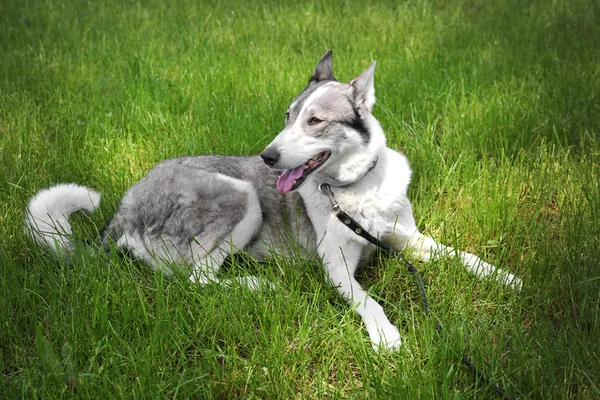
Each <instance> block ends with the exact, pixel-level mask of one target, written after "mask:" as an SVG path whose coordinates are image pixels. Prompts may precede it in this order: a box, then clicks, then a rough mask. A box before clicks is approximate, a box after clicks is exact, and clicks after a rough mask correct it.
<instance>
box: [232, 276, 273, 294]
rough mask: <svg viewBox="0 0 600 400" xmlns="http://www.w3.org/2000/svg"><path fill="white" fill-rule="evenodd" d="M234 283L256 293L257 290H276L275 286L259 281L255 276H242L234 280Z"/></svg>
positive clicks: (266, 281) (265, 281)
mask: <svg viewBox="0 0 600 400" xmlns="http://www.w3.org/2000/svg"><path fill="white" fill-rule="evenodd" d="M236 281H237V282H238V283H239V284H240V285H241V286H246V287H247V288H248V289H250V290H252V291H258V290H264V289H269V290H275V288H276V286H275V284H274V283H273V282H271V281H269V280H266V279H261V278H259V277H257V276H244V277H241V278H236Z"/></svg>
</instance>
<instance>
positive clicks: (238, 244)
mask: <svg viewBox="0 0 600 400" xmlns="http://www.w3.org/2000/svg"><path fill="white" fill-rule="evenodd" d="M374 71H375V63H372V64H371V66H369V68H367V70H366V71H365V72H363V73H362V74H361V75H360V76H359V77H357V78H356V79H353V80H351V81H350V82H348V83H340V82H338V81H337V80H336V79H335V78H334V76H333V71H332V58H331V50H330V51H328V52H327V53H326V54H325V55H324V56H323V57H322V58H321V60H320V61H319V63H318V64H317V66H316V68H315V70H314V73H313V75H312V76H311V78H310V81H309V82H308V85H307V86H306V87H305V88H304V90H302V92H300V94H299V95H298V96H297V97H296V98H295V100H294V101H293V102H292V104H291V105H290V106H289V108H288V110H287V112H286V120H285V128H284V129H283V131H281V133H279V135H277V137H276V138H275V139H274V140H273V142H272V143H271V144H269V145H268V146H267V148H266V149H265V150H264V151H263V153H262V154H260V157H259V156H251V157H231V156H198V157H183V158H176V159H171V160H167V161H163V162H161V163H160V164H158V165H157V166H156V167H154V169H152V170H151V171H150V172H149V173H148V174H147V175H146V176H145V177H144V178H143V179H141V180H140V181H139V182H137V183H136V184H135V185H133V186H132V187H131V188H130V189H129V190H128V191H127V193H125V196H124V197H123V199H122V200H121V202H120V204H119V206H118V208H117V211H116V213H115V215H114V217H113V218H112V220H111V221H110V222H109V224H108V226H107V229H106V230H105V232H104V241H105V244H106V245H107V246H108V243H109V242H113V243H114V244H115V245H116V247H117V248H121V249H124V250H127V251H128V252H129V253H130V254H133V255H134V256H135V257H136V258H138V259H141V260H143V261H145V262H146V263H147V264H149V265H150V266H152V267H154V268H160V269H163V270H165V271H166V272H169V271H170V270H169V266H172V265H173V264H185V265H190V266H191V268H192V273H191V278H190V279H192V280H193V281H196V282H199V283H209V282H216V281H218V278H217V276H216V274H217V272H218V270H219V267H220V265H221V263H222V262H223V261H224V260H225V258H226V257H227V256H228V255H229V254H232V253H234V252H236V251H240V250H244V251H247V252H249V253H251V254H252V255H254V256H255V257H257V258H263V257H265V256H267V255H268V254H269V252H271V251H276V252H280V253H283V254H287V253H288V252H289V251H290V249H298V248H301V249H304V250H306V251H307V252H308V253H309V254H310V253H314V252H315V251H316V253H317V254H318V256H319V257H320V258H321V260H322V262H323V266H324V269H325V274H326V276H327V278H328V280H329V282H330V283H331V284H332V285H333V286H335V287H336V288H337V290H338V292H339V293H340V294H341V295H342V296H343V298H344V299H346V300H347V301H348V303H349V304H350V306H351V307H353V308H354V309H355V310H356V311H357V312H358V313H359V314H360V316H361V317H362V319H363V321H364V323H365V326H366V329H367V331H368V333H369V337H370V339H371V341H372V343H373V346H374V347H375V348H379V349H390V350H393V349H396V348H398V347H399V346H400V342H401V341H400V333H399V332H398V329H397V328H396V327H395V326H394V325H393V324H392V323H391V322H390V321H389V319H388V318H387V317H386V315H385V313H384V311H383V308H382V307H381V306H380V305H379V304H378V303H377V302H376V301H375V300H373V299H372V298H371V297H370V296H369V294H368V293H367V292H366V291H365V290H364V289H363V288H362V287H361V286H360V285H359V283H358V282H357V281H356V279H355V278H354V272H355V270H356V268H357V266H358V264H359V261H361V260H363V259H365V258H366V257H367V256H368V255H369V254H370V253H371V252H372V251H373V250H374V246H373V245H371V244H370V243H368V242H367V241H366V240H365V239H363V238H361V237H359V236H357V235H355V234H354V233H353V232H352V231H351V230H349V229H348V228H347V227H346V226H344V224H342V223H341V222H340V221H339V220H338V219H337V218H336V217H335V216H334V215H333V214H332V204H331V202H330V199H329V198H328V196H326V195H325V194H323V193H321V192H320V191H319V186H320V184H322V183H327V184H329V185H330V186H331V189H332V192H333V194H334V196H335V198H336V199H337V201H338V202H339V203H340V204H341V205H342V206H343V207H344V209H345V211H346V212H347V213H348V214H350V215H351V216H352V217H353V218H354V219H355V220H357V222H359V223H360V224H361V225H362V226H363V227H364V228H366V229H367V230H368V231H369V232H370V233H371V234H373V235H374V236H377V237H379V239H380V240H383V241H385V242H386V243H388V244H389V245H390V246H391V247H393V248H394V249H396V250H405V249H408V250H410V251H412V252H413V253H414V254H415V255H416V256H417V257H418V258H420V259H421V260H430V259H432V258H433V257H441V256H445V255H449V256H454V257H458V258H459V259H460V260H461V261H462V263H463V264H464V265H465V267H466V268H467V270H469V271H470V272H472V273H474V274H475V275H477V276H479V277H485V276H488V275H493V276H494V277H495V278H496V279H498V280H499V281H500V282H502V283H503V284H507V285H512V286H514V287H520V286H521V281H520V280H519V278H517V277H515V276H513V275H512V274H510V273H507V272H504V271H502V270H499V269H496V268H495V267H494V266H492V265H490V264H488V263H486V262H484V261H482V260H481V259H479V258H478V257H477V256H475V255H473V254H470V253H466V252H463V251H459V250H455V249H452V248H449V247H446V246H444V245H441V244H439V243H437V242H436V241H434V240H433V239H432V238H430V237H427V236H424V235H423V234H421V233H420V232H419V230H418V229H417V226H416V224H415V219H414V217H413V213H412V208H411V204H410V202H409V200H408V198H407V196H406V193H407V189H408V185H409V182H410V178H411V169H410V166H409V163H408V160H407V159H406V157H405V156H404V155H403V154H401V153H398V152H396V151H394V150H392V149H390V148H388V147H387V145H386V139H385V136H384V133H383V130H382V128H381V126H380V124H379V122H378V121H377V120H376V119H375V117H374V116H373V114H372V109H373V105H374V103H375V90H374V87H373V74H374ZM99 202H100V195H99V194H98V193H96V192H95V191H93V190H91V189H89V188H85V187H81V186H78V185H75V184H65V185H57V186H54V187H51V188H49V189H46V190H43V191H41V192H39V193H38V194H37V195H36V196H35V197H34V198H33V199H31V201H30V203H29V207H28V212H27V216H26V231H27V232H28V234H29V235H30V236H31V237H32V238H33V239H34V240H35V241H36V242H37V243H38V244H40V245H43V246H45V247H48V248H50V249H52V250H54V251H55V252H57V253H58V254H63V255H65V254H66V255H68V254H69V252H71V251H72V243H71V241H70V236H71V227H70V225H69V222H68V218H69V216H70V215H71V214H72V213H73V212H75V211H78V210H87V211H90V212H91V211H93V210H94V209H95V208H96V207H98V205H99ZM290 237H291V238H293V239H294V240H295V241H296V243H297V245H290V242H289V239H290ZM294 251H296V250H294ZM239 280H240V282H242V283H245V284H247V285H249V286H250V287H257V286H260V285H261V284H269V283H268V282H261V281H260V280H259V279H257V278H254V277H246V278H240V279H239Z"/></svg>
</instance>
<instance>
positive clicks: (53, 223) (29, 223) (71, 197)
mask: <svg viewBox="0 0 600 400" xmlns="http://www.w3.org/2000/svg"><path fill="white" fill-rule="evenodd" d="M99 205H100V194H99V193H98V192H95V191H93V190H92V189H90V188H86V187H83V186H79V185H75V184H73V183H68V184H61V185H56V186H53V187H51V188H49V189H45V190H42V191H41V192H39V193H38V194H36V195H35V196H34V197H33V198H32V199H31V201H30V202H29V206H28V207H27V214H26V216H25V233H27V234H28V235H29V236H30V237H31V238H32V239H33V240H34V241H35V242H36V243H37V244H39V245H40V246H42V247H46V248H49V249H50V250H52V251H54V252H55V253H56V254H57V255H59V256H61V255H62V256H67V255H68V254H70V253H71V252H72V251H73V244H72V243H71V241H70V237H71V234H72V231H71V224H69V216H70V215H71V214H73V213H74V212H76V211H80V210H85V211H88V212H92V211H94V209H95V208H97V207H98V206H99Z"/></svg>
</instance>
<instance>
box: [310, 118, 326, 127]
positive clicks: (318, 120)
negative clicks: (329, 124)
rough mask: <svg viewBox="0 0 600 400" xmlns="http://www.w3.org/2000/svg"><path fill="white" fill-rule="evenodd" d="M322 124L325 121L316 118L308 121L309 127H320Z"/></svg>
mask: <svg viewBox="0 0 600 400" xmlns="http://www.w3.org/2000/svg"><path fill="white" fill-rule="evenodd" d="M321 122H323V120H321V119H319V118H316V117H312V118H311V119H309V120H308V124H309V125H318V124H320V123H321Z"/></svg>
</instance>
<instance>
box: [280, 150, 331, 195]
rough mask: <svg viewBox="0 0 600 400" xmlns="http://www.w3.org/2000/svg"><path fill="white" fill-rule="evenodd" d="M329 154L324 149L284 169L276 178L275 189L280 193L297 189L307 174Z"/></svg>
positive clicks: (317, 166)
mask: <svg viewBox="0 0 600 400" xmlns="http://www.w3.org/2000/svg"><path fill="white" fill-rule="evenodd" d="M330 155H331V152H329V151H324V152H322V153H319V154H317V155H316V156H314V157H313V158H311V159H310V160H308V161H307V162H305V163H304V164H302V165H300V166H298V167H296V168H292V169H286V170H285V171H283V172H282V173H281V175H279V178H277V190H279V192H280V193H287V192H289V191H292V190H294V189H297V188H298V187H299V186H300V185H302V182H304V180H305V179H306V177H307V176H308V175H310V174H311V173H313V172H315V171H316V170H317V169H318V168H319V167H320V166H321V165H323V163H324V162H325V161H327V159H328V158H329V156H330Z"/></svg>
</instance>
